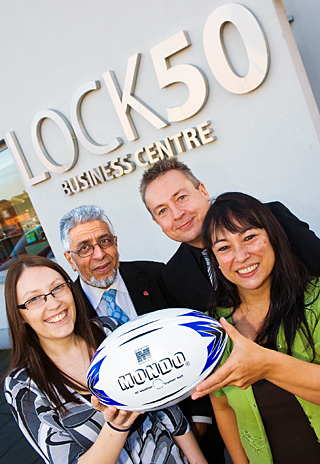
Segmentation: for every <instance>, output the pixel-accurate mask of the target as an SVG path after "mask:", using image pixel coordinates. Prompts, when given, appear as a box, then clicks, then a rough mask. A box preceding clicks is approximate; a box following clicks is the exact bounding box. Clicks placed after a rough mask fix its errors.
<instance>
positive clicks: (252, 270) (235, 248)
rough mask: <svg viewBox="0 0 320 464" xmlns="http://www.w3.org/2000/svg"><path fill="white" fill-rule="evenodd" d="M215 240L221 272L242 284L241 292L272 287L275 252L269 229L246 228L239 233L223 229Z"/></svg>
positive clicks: (229, 278) (239, 285)
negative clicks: (268, 232) (268, 233)
mask: <svg viewBox="0 0 320 464" xmlns="http://www.w3.org/2000/svg"><path fill="white" fill-rule="evenodd" d="M212 242H213V247H212V251H213V253H214V255H215V257H216V259H217V261H218V264H219V268H220V271H221V272H222V274H223V275H224V277H225V278H226V279H228V280H229V281H230V282H232V283H234V284H235V285H236V286H237V287H238V291H239V294H240V295H244V294H245V293H246V292H247V291H252V290H257V289H264V288H265V289H268V290H269V289H270V284H271V272H272V269H273V267H274V264H275V254H274V251H273V248H272V246H271V243H270V240H269V237H268V235H267V232H266V231H265V229H255V228H251V229H249V228H246V229H244V230H242V231H240V232H237V233H232V232H230V231H228V230H227V229H222V230H219V231H217V232H216V233H215V234H214V237H213V240H212Z"/></svg>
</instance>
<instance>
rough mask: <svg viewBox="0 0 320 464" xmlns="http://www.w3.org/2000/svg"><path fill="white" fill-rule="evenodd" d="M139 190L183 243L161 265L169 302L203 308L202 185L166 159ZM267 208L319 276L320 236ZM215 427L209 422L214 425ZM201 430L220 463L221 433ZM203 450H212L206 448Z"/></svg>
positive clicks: (207, 290) (207, 284) (280, 209)
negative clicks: (164, 263)
mask: <svg viewBox="0 0 320 464" xmlns="http://www.w3.org/2000/svg"><path fill="white" fill-rule="evenodd" d="M140 192H141V195H142V199H143V201H144V203H145V205H146V207H147V208H148V210H149V212H150V213H151V216H152V219H153V220H154V221H155V222H156V223H157V224H158V225H159V226H160V227H161V229H162V231H163V232H164V233H165V234H166V235H167V236H168V237H169V238H170V239H172V240H175V241H177V242H180V243H181V245H180V247H179V248H178V250H177V251H176V253H175V254H174V255H173V256H172V258H171V259H170V260H169V261H168V263H167V264H166V266H165V267H164V269H163V280H164V283H165V286H166V288H167V292H168V299H169V303H170V305H171V306H178V307H185V308H191V309H197V310H200V311H206V310H207V309H208V304H209V300H210V296H211V293H212V292H213V291H214V286H213V283H214V276H212V275H210V266H209V263H208V262H207V257H206V252H205V250H204V247H203V243H202V237H201V228H202V223H203V220H204V218H205V215H206V213H207V211H208V209H209V204H210V196H209V194H208V192H207V190H206V188H205V186H204V185H203V183H202V182H200V181H199V180H198V179H197V178H196V177H195V175H194V174H193V173H192V171H191V170H190V168H189V167H188V166H186V165H185V164H184V163H181V162H180V161H178V160H177V159H176V158H169V159H163V160H161V161H159V162H157V163H155V164H153V165H151V166H150V167H149V168H148V169H147V170H146V171H145V172H144V174H143V177H142V180H141V184H140ZM267 207H268V208H269V209H270V210H271V211H272V213H273V214H274V216H275V217H276V218H277V219H278V221H279V223H280V224H281V226H282V227H283V229H284V231H285V232H286V234H287V236H288V239H289V242H290V244H291V247H292V250H293V252H294V253H295V255H296V256H297V258H298V259H299V260H300V261H302V262H303V263H304V264H305V265H306V266H307V268H308V270H309V272H310V273H311V274H312V275H320V240H319V239H318V237H317V236H316V235H315V234H314V233H313V232H312V231H311V230H310V229H309V226H308V224H306V223H304V222H301V221H300V220H299V219H298V218H296V217H295V216H294V215H293V214H292V213H291V212H290V211H289V210H288V209H287V208H286V207H285V206H284V205H283V204H281V203H280V202H273V203H267ZM207 407H209V406H207ZM199 425H200V424H199ZM199 425H198V427H199ZM215 426H216V425H215V424H214V423H213V425H212V427H215ZM205 429H206V425H205V424H203V426H202V428H200V427H199V430H198V431H199V434H200V435H203V436H204V439H206V438H207V439H208V440H209V442H208V443H207V444H203V446H202V449H203V450H205V449H207V450H210V447H211V446H212V448H211V449H212V451H211V454H212V453H215V454H214V458H215V459H217V461H216V462H221V459H222V458H221V441H220V440H219V433H218V431H217V429H215V430H213V431H212V430H210V431H208V432H210V433H206V434H205ZM219 450H220V453H219ZM206 454H207V456H208V454H209V455H210V451H209V453H206ZM219 459H220V461H219Z"/></svg>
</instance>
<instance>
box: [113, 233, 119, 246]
mask: <svg viewBox="0 0 320 464" xmlns="http://www.w3.org/2000/svg"><path fill="white" fill-rule="evenodd" d="M114 244H115V247H116V248H118V237H117V236H116V235H115V236H114Z"/></svg>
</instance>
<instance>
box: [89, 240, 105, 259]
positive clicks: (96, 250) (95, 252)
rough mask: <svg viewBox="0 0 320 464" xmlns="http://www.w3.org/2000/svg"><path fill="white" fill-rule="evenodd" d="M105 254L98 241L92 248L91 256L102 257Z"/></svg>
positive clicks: (94, 257)
mask: <svg viewBox="0 0 320 464" xmlns="http://www.w3.org/2000/svg"><path fill="white" fill-rule="evenodd" d="M105 255H106V252H105V251H104V249H103V248H101V247H100V246H99V245H98V243H97V244H96V245H95V246H94V249H93V253H92V255H91V257H92V258H93V259H99V260H100V259H103V258H104V257H105Z"/></svg>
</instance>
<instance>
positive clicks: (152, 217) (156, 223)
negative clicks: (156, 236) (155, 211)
mask: <svg viewBox="0 0 320 464" xmlns="http://www.w3.org/2000/svg"><path fill="white" fill-rule="evenodd" d="M151 217H152V220H153V221H154V222H155V223H156V224H158V226H159V225H160V224H159V222H158V221H157V220H156V219H155V218H154V217H153V215H152V216H151Z"/></svg>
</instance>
